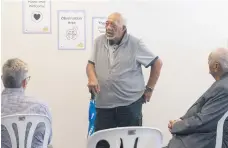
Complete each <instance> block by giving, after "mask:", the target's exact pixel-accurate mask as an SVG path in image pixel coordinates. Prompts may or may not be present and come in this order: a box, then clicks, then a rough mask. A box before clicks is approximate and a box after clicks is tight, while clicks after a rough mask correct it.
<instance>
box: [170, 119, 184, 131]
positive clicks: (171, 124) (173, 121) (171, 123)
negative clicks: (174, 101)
mask: <svg viewBox="0 0 228 148" xmlns="http://www.w3.org/2000/svg"><path fill="white" fill-rule="evenodd" d="M178 121H181V119H177V120H170V121H169V124H168V128H169V131H171V129H172V128H173V124H174V123H176V122H178Z"/></svg>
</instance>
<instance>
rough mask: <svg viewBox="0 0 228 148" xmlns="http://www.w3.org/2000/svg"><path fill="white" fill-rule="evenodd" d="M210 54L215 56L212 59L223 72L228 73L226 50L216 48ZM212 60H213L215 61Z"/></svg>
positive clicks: (227, 54) (227, 53) (227, 52)
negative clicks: (218, 64)
mask: <svg viewBox="0 0 228 148" xmlns="http://www.w3.org/2000/svg"><path fill="white" fill-rule="evenodd" d="M212 54H214V55H215V57H214V56H213V57H214V58H216V59H217V61H218V62H219V63H220V65H221V68H222V70H223V72H225V73H226V72H228V49H226V48H218V49H216V50H215V51H214V52H213V53H212ZM214 58H213V60H215V59H214Z"/></svg>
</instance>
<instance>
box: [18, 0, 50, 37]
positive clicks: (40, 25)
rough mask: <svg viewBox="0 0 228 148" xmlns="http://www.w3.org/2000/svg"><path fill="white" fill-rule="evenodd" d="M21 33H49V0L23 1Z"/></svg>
mask: <svg viewBox="0 0 228 148" xmlns="http://www.w3.org/2000/svg"><path fill="white" fill-rule="evenodd" d="M22 6H23V32H24V33H51V0H23V4H22Z"/></svg>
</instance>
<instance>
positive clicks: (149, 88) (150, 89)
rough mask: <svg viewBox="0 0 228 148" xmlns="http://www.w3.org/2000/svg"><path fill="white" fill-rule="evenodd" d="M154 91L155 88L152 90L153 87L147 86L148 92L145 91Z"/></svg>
mask: <svg viewBox="0 0 228 148" xmlns="http://www.w3.org/2000/svg"><path fill="white" fill-rule="evenodd" d="M153 90H154V89H153V88H151V87H149V86H146V90H145V91H147V92H152V91H153Z"/></svg>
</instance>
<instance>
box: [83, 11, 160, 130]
mask: <svg viewBox="0 0 228 148" xmlns="http://www.w3.org/2000/svg"><path fill="white" fill-rule="evenodd" d="M141 65H143V66H145V67H146V68H148V67H150V68H151V71H150V77H149V81H148V83H147V85H146V86H145V82H144V77H143V73H142V68H141ZM161 67H162V62H161V60H160V59H159V58H158V56H156V55H154V54H153V53H152V52H151V51H150V50H149V49H148V48H147V47H146V46H145V45H144V44H143V42H142V41H141V40H139V39H138V38H136V37H134V36H132V35H130V34H128V33H127V27H126V22H125V20H124V18H123V17H122V15H121V14H120V13H113V14H111V15H110V16H109V17H108V20H107V22H106V34H105V35H101V36H99V37H98V38H96V40H95V44H94V49H93V53H92V56H91V58H90V59H89V62H88V64H87V67H86V71H87V76H88V87H89V90H90V92H92V93H94V94H96V95H97V96H96V113H97V114H96V120H95V131H99V130H103V129H108V128H115V127H124V126H142V104H143V103H144V102H149V101H150V98H151V96H152V93H153V90H154V87H155V85H156V82H157V80H158V78H159V75H160V70H161Z"/></svg>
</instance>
